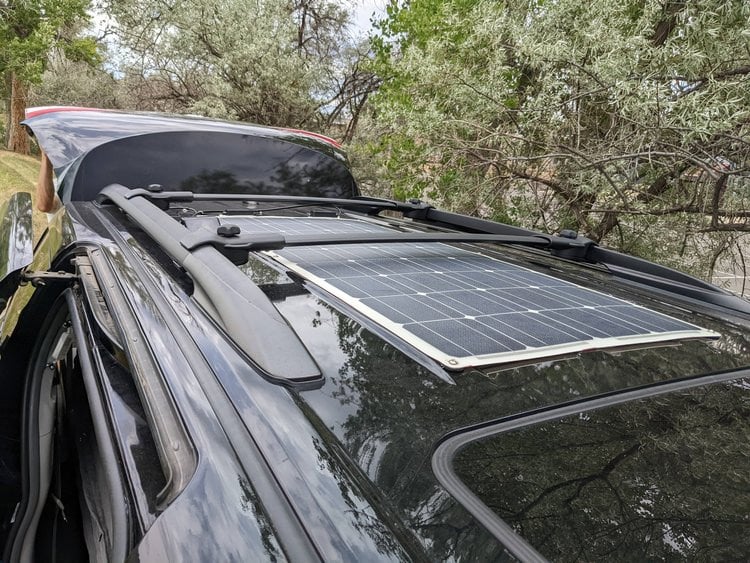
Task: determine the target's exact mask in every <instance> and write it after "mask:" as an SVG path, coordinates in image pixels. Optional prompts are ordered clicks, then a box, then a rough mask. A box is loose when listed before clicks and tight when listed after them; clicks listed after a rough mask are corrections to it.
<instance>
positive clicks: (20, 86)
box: [7, 73, 29, 154]
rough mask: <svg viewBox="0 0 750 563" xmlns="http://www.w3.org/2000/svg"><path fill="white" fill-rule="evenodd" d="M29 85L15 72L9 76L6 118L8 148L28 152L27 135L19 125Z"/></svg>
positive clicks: (24, 115)
mask: <svg viewBox="0 0 750 563" xmlns="http://www.w3.org/2000/svg"><path fill="white" fill-rule="evenodd" d="M28 98H29V87H28V85H27V84H26V83H24V82H23V81H22V80H20V79H19V78H18V77H17V76H16V74H15V73H11V76H10V112H9V113H10V116H9V117H10V119H9V120H8V136H7V139H8V150H11V151H13V152H17V153H20V154H29V136H28V134H27V133H26V131H25V130H24V128H23V127H22V126H21V121H23V119H24V117H26V113H25V110H26V103H27V101H28Z"/></svg>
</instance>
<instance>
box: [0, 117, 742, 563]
mask: <svg viewBox="0 0 750 563" xmlns="http://www.w3.org/2000/svg"><path fill="white" fill-rule="evenodd" d="M37 119H38V120H39V121H35V120H37ZM77 120H80V121H77ZM131 122H132V123H131ZM82 123H87V124H88V125H85V126H84V125H82ZM123 123H124V124H130V125H127V126H125V125H122V124H123ZM134 123H135V124H134ZM173 124H177V125H173ZM28 126H29V127H30V128H31V129H32V130H33V131H34V133H35V134H36V136H37V137H38V138H39V140H40V142H41V143H42V145H43V146H44V147H45V149H47V148H48V147H53V146H58V148H60V147H63V146H64V147H66V148H65V149H64V150H63V149H61V150H60V151H59V152H58V153H57V154H56V156H55V157H54V158H53V156H52V154H50V157H51V158H52V160H53V164H54V165H55V167H56V169H57V170H58V172H60V173H61V175H62V177H63V180H62V183H61V186H60V190H61V195H62V198H63V201H64V202H65V207H64V208H63V209H62V210H60V211H59V212H57V213H56V214H55V215H54V217H53V218H52V220H51V222H50V225H49V228H48V230H47V231H46V232H45V233H44V234H43V235H42V237H41V239H40V240H39V242H38V243H37V245H36V247H35V249H34V253H33V256H32V255H31V254H30V252H29V250H28V249H29V242H30V240H31V232H30V231H31V221H30V201H29V199H28V197H24V196H23V195H18V196H16V197H14V198H13V199H12V200H11V202H10V203H9V204H8V205H7V206H6V208H5V209H4V213H3V221H4V222H3V228H2V231H1V232H0V245H2V246H1V247H0V248H1V250H0V255H2V256H3V257H4V258H5V259H4V260H3V264H2V268H4V271H3V272H2V273H3V282H2V285H1V286H0V297H1V298H2V299H3V302H2V305H3V311H2V313H1V314H0V377H1V378H2V385H3V389H4V393H3V396H2V401H3V406H2V413H3V417H4V418H3V420H4V424H3V442H2V450H0V456H2V459H1V460H0V461H2V468H3V469H2V471H0V478H1V479H2V482H0V493H1V494H2V496H1V497H0V509H1V510H2V514H0V517H2V521H3V534H4V544H5V552H4V557H3V560H4V561H5V560H7V561H44V560H53V559H54V560H57V561H61V560H71V561H77V560H81V559H85V558H89V559H90V560H92V561H132V562H135V561H143V562H145V561H217V560H222V561H225V560H226V561H260V560H286V559H289V560H295V561H297V560H302V561H305V560H316V561H320V560H323V561H329V560H334V561H335V560H343V561H375V560H378V561H380V560H399V561H401V560H422V561H424V560H429V561H435V560H440V561H442V560H456V561H502V560H516V559H518V560H540V559H543V558H549V559H551V560H570V561H574V560H575V561H579V560H602V559H604V560H658V559H668V560H673V559H699V560H704V559H710V560H742V559H746V558H747V556H748V555H750V516H749V515H750V510H749V509H750V440H749V439H748V438H750V391H749V390H750V381H749V380H748V376H750V371H748V369H747V368H748V366H749V365H750V340H749V338H748V337H749V336H750V329H749V326H750V325H749V324H748V319H750V305H749V304H748V303H746V302H745V301H742V300H740V299H739V298H737V297H735V296H733V295H731V294H729V293H727V292H725V291H723V290H720V289H718V288H715V287H713V286H711V285H709V284H706V283H704V282H700V281H698V280H695V279H693V278H690V277H689V276H686V275H684V274H680V273H678V272H675V271H673V270H669V269H667V268H663V267H661V266H658V265H655V264H651V263H648V262H645V261H642V260H639V259H636V258H631V257H628V256H624V255H622V254H618V253H616V252H613V251H610V250H607V249H603V248H600V247H598V246H596V245H594V244H593V243H591V242H590V241H587V240H586V239H584V238H583V237H576V236H575V235H574V234H570V233H564V234H565V235H566V236H551V235H544V234H541V233H534V232H531V231H525V230H522V229H519V228H516V227H511V226H507V225H501V224H497V223H490V222H487V221H482V220H478V219H474V218H470V217H464V216H460V215H455V214H451V213H446V212H442V211H438V210H435V209H433V208H431V207H430V206H429V205H426V204H424V203H422V202H410V203H398V202H390V201H385V200H376V199H371V198H363V197H361V196H360V195H359V191H358V189H357V187H356V184H355V183H354V180H353V179H352V178H351V174H350V173H349V171H348V167H347V164H346V160H345V157H344V156H343V154H342V153H341V152H340V150H339V149H338V148H337V147H336V146H334V145H332V144H331V143H330V142H328V141H326V140H325V139H316V138H314V137H310V136H308V135H306V134H304V133H300V132H288V131H283V130H273V129H265V128H259V127H247V126H244V125H239V124H223V123H220V122H209V121H202V120H193V119H181V118H170V117H165V116H150V115H145V116H144V115H136V116H135V117H133V116H130V115H128V114H117V113H114V112H95V111H83V110H79V111H49V112H42V113H40V114H38V116H37V117H32V118H30V119H29V120H28ZM128 127H130V129H128ZM92 131H93V132H96V131H99V132H100V133H101V135H102V137H106V139H105V140H103V141H102V140H100V141H97V142H93V141H92V142H91V143H90V144H88V143H89V141H86V142H80V139H84V138H85V139H90V138H91V137H92V135H93V133H91V132H92ZM108 131H109V133H110V134H109V135H107V132H108ZM113 131H119V132H117V133H112V132H113ZM215 135H218V136H219V137H221V138H219V137H216V136H215ZM226 135H232V137H226ZM45 139H46V140H45ZM224 141H226V144H223V143H224ZM233 141H234V142H233ZM55 142H59V144H58V145H55ZM45 143H46V144H45ZM76 143H78V145H76ZM118 144H119V146H122V147H123V151H122V152H118V151H117V147H118ZM288 145H291V146H288ZM74 146H77V148H75V147H74ZM211 146H213V147H224V148H223V149H221V150H220V151H218V154H216V155H215V158H213V159H211V158H209V157H210V156H211V155H210V154H208V155H207V154H206V151H208V150H209V149H210V147H211ZM237 146H239V147H241V149H237ZM102 147H104V148H102ZM138 147H140V149H139V148H138ZM169 147H172V149H176V150H172V151H170V150H168V149H169ZM189 147H193V149H194V151H195V152H193V153H191V154H192V155H193V156H191V157H189V158H187V160H184V161H183V160H181V156H180V155H182V157H184V155H185V154H186V151H187V152H190V149H189ZM235 150H237V154H238V155H239V154H243V155H244V157H243V158H239V162H233V163H231V164H230V163H229V162H228V161H229V160H231V159H229V158H227V159H225V160H227V163H225V164H222V166H221V167H219V168H217V169H216V170H209V169H208V168H207V166H208V164H209V163H212V162H221V161H222V156H225V155H228V154H230V153H231V152H232V151H235ZM256 150H257V151H260V152H254V151H256ZM264 150H265V151H267V152H268V154H266V153H264V152H262V151H264ZM154 151H161V152H159V155H158V158H156V157H154ZM51 152H54V151H51ZM258 154H262V155H264V156H263V157H262V161H263V162H265V163H266V164H267V166H265V167H261V166H257V161H256V162H255V163H252V164H248V163H247V162H245V161H244V159H249V160H252V159H253V158H256V159H258V158H260V157H258ZM152 157H153V158H152ZM88 158H91V160H90V161H89V162H87V159H88ZM295 159H296V160H295ZM115 161H116V162H115ZM160 161H164V162H166V163H167V165H165V167H164V168H160V166H159V162H160ZM196 162H197V163H198V164H195V163H196ZM181 163H182V164H181ZM191 166H192V167H191ZM102 170H105V172H106V173H104V172H102ZM241 170H245V173H241V172H240V171H241ZM260 170H263V171H265V172H264V174H265V176H264V178H265V179H262V178H260V177H259V173H258V171H260ZM212 171H213V172H217V171H218V173H217V174H213V176H211V174H210V173H211V172H212ZM80 174H83V175H84V176H83V177H82V176H81V175H80ZM243 174H244V176H243ZM197 176H201V178H202V179H201V182H203V183H200V182H197V181H196V180H195V178H196V177H197ZM209 176H211V179H210V181H208V180H206V178H208V177H209ZM229 176H231V178H229ZM251 176H252V178H251ZM238 178H239V180H238ZM66 182H67V183H66ZM78 182H80V184H78ZM110 184H113V185H110ZM79 185H80V186H82V187H81V189H80V191H78V189H77V187H76V186H79ZM105 186H107V187H105ZM197 186H199V187H197ZM66 190H67V191H66ZM77 194H81V195H80V196H79V195H77ZM384 212H387V213H384ZM435 245H438V246H435ZM436 249H437V252H436V254H434V255H433V254H431V253H432V252H433V251H435V250H436ZM399 253H406V254H399ZM316 261H317V262H316ZM462 261H466V262H467V263H468V262H471V261H474V262H472V263H473V264H479V265H481V268H480V267H472V268H473V269H472V268H468V269H466V270H464V269H462V268H457V267H455V265H456V263H458V262H462ZM417 263H418V264H419V266H418V269H419V272H417V273H416V274H415V273H413V272H412V273H408V272H407V273H406V274H405V273H404V272H406V271H407V269H408V268H407V269H403V270H401V269H399V268H401V266H404V267H406V266H407V265H408V266H409V267H410V268H417V266H415V264H417ZM321 264H322V266H321ZM425 264H426V265H427V266H423V265H425ZM438 264H440V266H438ZM488 264H489V265H490V266H492V264H501V266H498V268H506V269H507V270H504V271H507V272H511V273H509V274H507V276H508V278H509V279H511V278H512V279H513V280H515V281H514V285H513V287H512V288H511V289H509V290H507V291H508V292H510V293H506V294H503V295H506V296H507V295H511V294H512V295H515V296H517V298H518V301H517V302H515V303H509V304H507V307H508V308H509V309H508V310H509V311H510V312H509V313H508V314H509V315H511V316H510V317H507V318H509V319H513V323H506V325H504V326H505V329H504V330H505V332H504V333H503V335H500V334H499V332H498V331H497V330H495V329H489V328H488V329H486V331H484V332H482V331H477V330H476V324H475V323H476V322H478V321H477V319H478V318H479V317H482V315H483V314H484V313H486V311H482V310H481V308H482V307H483V305H481V304H477V303H479V302H478V301H476V300H477V299H478V298H477V295H478V293H477V292H482V291H485V289H484V286H483V285H482V284H489V283H490V282H489V281H486V280H485V277H483V276H486V275H489V273H490V269H491V267H489V268H488V267H487V265H488ZM425 268H427V269H425ZM334 270H335V275H334V273H333V272H334ZM342 272H346V273H342ZM369 272H372V273H369ZM409 272H411V270H409ZM425 272H426V273H425ZM404 275H408V276H410V277H406V278H399V276H404ZM492 275H495V274H492ZM347 276H349V277H347ZM348 279H352V280H354V279H356V280H358V281H357V283H354V282H351V283H349V282H346V280H348ZM342 280H344V281H342ZM380 280H382V283H386V281H388V284H390V285H388V288H384V286H382V285H376V284H377V283H381V282H380ZM399 280H400V283H401V285H403V286H404V287H403V288H402V289H399V291H400V292H401V293H398V294H395V295H394V294H393V288H394V287H396V286H397V285H398V283H397V282H399ZM405 280H408V282H409V283H406V281H405ZM519 280H521V281H519ZM523 280H546V281H544V283H549V284H550V285H549V286H539V285H535V284H536V282H531V281H529V282H528V287H521V286H520V285H519V284H523V283H526V282H524V281H523ZM370 282H372V284H373V285H372V287H374V288H376V289H377V288H380V291H381V293H380V294H377V295H378V296H377V298H374V297H373V296H374V295H376V292H375V290H374V289H368V290H367V291H368V292H369V293H364V294H363V295H360V294H358V293H357V292H358V291H363V292H364V291H365V289H366V288H367V287H370V286H369V285H368V284H370ZM347 284H348V285H347ZM415 284H416V285H419V286H420V287H419V288H417V289H415V288H414V287H410V285H411V286H413V285H415ZM401 285H398V287H401ZM422 285H424V287H422ZM486 287H487V288H490V286H489V285H487V286H486ZM342 288H343V289H342ZM432 290H434V292H433V293H431V291H432ZM486 291H489V292H494V291H495V290H494V289H486ZM495 294H497V295H500V293H498V292H495ZM495 294H493V295H495ZM427 299H430V300H432V301H429V303H431V304H432V305H430V306H426V305H424V304H425V303H426V302H427V301H426V300H427ZM499 299H500V298H497V299H495V301H493V303H495V304H497V303H498V302H499V301H498V300H499ZM580 299H593V301H592V303H591V304H590V305H579V306H577V307H578V308H579V309H581V308H586V309H587V311H588V310H590V311H591V313H590V316H594V317H595V316H596V315H610V311H616V312H617V313H616V314H615V313H611V315H612V316H611V318H610V320H608V321H606V322H601V319H599V320H591V321H590V329H591V331H594V332H596V331H600V332H601V333H602V335H601V337H596V338H593V339H590V340H580V339H575V338H572V337H570V335H569V334H561V333H564V332H565V331H564V330H561V329H560V328H559V326H558V325H560V324H561V322H558V321H555V320H554V319H558V318H561V317H559V315H558V313H557V312H556V311H557V309H556V307H555V305H554V303H553V304H552V305H546V304H545V302H546V301H553V302H558V301H559V302H565V303H568V302H569V301H570V302H571V303H572V302H577V301H576V300H580ZM472 300H473V301H472ZM459 302H460V303H459ZM527 302H529V303H532V302H533V303H534V305H533V306H532V305H529V306H528V309H529V310H528V311H527V310H526V307H527V305H526V304H524V305H523V308H522V310H521V309H518V310H517V309H513V307H514V305H518V303H527ZM415 303H418V305H415ZM449 305H450V306H449ZM461 307H468V308H469V309H472V308H473V309H472V310H474V309H475V310H476V311H477V312H476V313H473V314H467V315H465V318H463V317H462V318H461V319H460V320H458V321H456V320H455V319H452V320H450V322H449V320H446V319H447V318H448V317H447V315H448V314H447V313H446V310H447V309H451V311H453V310H459V309H461ZM545 307H546V309H545ZM597 307H598V308H597ZM537 308H538V309H539V311H536V310H535V309H537ZM569 308H571V307H569ZM572 308H575V307H572ZM631 308H632V309H631ZM374 310H375V312H374V313H373V312H372V311H374ZM566 310H567V309H566ZM519 311H520V312H519ZM545 311H546V313H545ZM633 311H635V313H634V312H633ZM538 313H543V314H546V315H547V317H545V318H546V319H547V321H545V323H542V324H539V323H538V322H536V321H533V319H535V318H536V317H535V316H534V315H535V314H538ZM584 313H586V315H589V313H587V312H586V311H584ZM502 314H506V313H505V312H503V313H502ZM566 314H567V313H566ZM635 314H638V315H643V317H642V319H647V320H642V321H641V322H642V323H643V324H648V325H649V326H651V324H654V325H656V324H658V323H663V324H664V326H663V327H662V328H658V329H657V328H654V329H653V330H651V331H650V332H649V331H645V332H648V334H641V333H640V332H638V331H637V330H636V329H633V326H636V325H637V324H638V323H637V322H636V321H635V320H633V318H634V317H633V315H635ZM399 315H402V316H404V317H405V319H404V320H401V319H400V317H399ZM475 317H476V318H475ZM576 318H579V319H580V318H589V317H588V316H586V317H576ZM530 319H531V320H530ZM623 319H625V320H623ZM527 321H528V323H529V324H528V326H529V327H537V328H538V327H542V326H544V327H546V328H547V329H548V330H546V329H545V330H539V331H538V332H534V331H533V330H532V329H531V328H525V327H526V326H527V325H522V323H525V322H527ZM484 322H489V320H487V321H484ZM493 322H494V321H493ZM498 322H499V321H498ZM576 322H583V321H580V320H578V321H576ZM586 322H589V321H586ZM431 323H432V324H431ZM437 323H443V324H437ZM451 323H453V324H452V325H451ZM496 324H497V323H496ZM443 325H445V327H446V331H448V332H445V333H440V334H442V336H435V334H438V332H439V331H438V328H439V327H440V326H443ZM511 325H512V326H511ZM615 325H618V326H620V328H621V329H622V335H624V336H622V335H620V334H619V333H617V334H615V333H616V332H617V331H614V332H612V333H611V334H610V332H608V330H609V329H608V326H615ZM457 326H458V327H460V330H456V331H455V333H451V332H450V331H451V330H454V329H455V328H456V327H457ZM482 326H487V325H482ZM493 326H496V325H493ZM566 326H567V325H566ZM586 326H589V325H586ZM425 327H432V328H429V330H427V328H425ZM433 329H434V330H433ZM553 329H554V330H553ZM583 330H584V328H583V325H578V326H577V327H576V326H574V325H573V324H571V328H570V332H571V333H573V332H576V331H578V332H580V331H583ZM587 330H588V329H587ZM426 332H429V335H427V336H425V335H424V334H425V333H426ZM446 334H447V335H450V334H454V336H455V337H454V338H449V337H447V336H445V335H446ZM415 335H416V336H415ZM467 335H468V336H467ZM488 335H494V336H492V338H489V336H488ZM509 335H510V336H509ZM511 336H512V338H511ZM503 339H505V340H503ZM508 339H510V340H508ZM524 339H527V340H524ZM484 340H487V342H486V343H485V342H484ZM531 340H533V341H534V342H537V341H539V342H540V344H539V345H537V344H534V345H526V346H516V347H513V346H512V345H509V344H507V343H508V342H509V341H512V342H518V341H524V342H529V341H531ZM428 341H429V342H428ZM425 342H428V344H429V343H432V346H430V345H424V343H425ZM477 343H478V344H477ZM503 343H504V344H503ZM474 344H477V348H476V349H475V348H472V346H473V345H474ZM498 346H500V347H501V350H500V349H497V348H496V347H498ZM502 346H505V348H503V347H502ZM458 348H462V349H463V348H465V349H468V350H470V351H471V350H475V352H476V353H474V355H472V354H469V353H467V354H465V355H461V353H460V352H459V351H458ZM441 352H445V354H448V356H446V355H443V356H441V355H440V353H441Z"/></svg>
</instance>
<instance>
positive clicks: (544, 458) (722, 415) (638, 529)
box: [454, 381, 750, 561]
mask: <svg viewBox="0 0 750 563" xmlns="http://www.w3.org/2000/svg"><path fill="white" fill-rule="evenodd" d="M749 389H750V387H748V383H747V382H746V381H743V382H742V383H734V384H721V385H719V384H716V385H712V386H709V387H702V388H698V389H693V390H690V391H686V392H682V393H679V394H677V393H675V394H674V395H669V396H664V397H657V398H652V399H646V400H641V401H638V402H634V403H628V404H625V405H622V406H618V407H611V408H608V409H604V410H599V411H593V412H584V413H581V414H579V415H576V416H571V417H568V418H565V419H562V420H559V421H557V422H552V423H543V424H540V425H536V426H534V427H531V428H528V429H523V430H518V431H511V432H507V433H503V434H500V435H496V436H494V437H492V438H488V439H486V440H483V441H481V442H475V443H473V444H470V445H468V446H467V447H466V448H465V449H464V450H462V451H461V452H460V453H459V454H458V455H457V456H456V458H455V459H454V467H455V469H456V471H457V473H458V474H459V476H460V477H461V478H462V479H463V480H464V482H465V483H466V484H467V485H468V486H469V487H470V488H471V489H472V490H473V491H474V492H475V493H476V494H477V495H478V496H479V497H480V498H481V499H482V500H483V502H485V504H487V505H488V506H489V507H490V508H492V509H493V510H494V511H495V513H496V514H498V515H499V516H500V517H502V518H503V519H504V520H505V521H506V522H507V523H508V524H510V525H511V526H512V527H513V528H514V529H515V530H516V531H517V532H518V533H519V534H520V535H521V536H523V537H524V538H526V539H527V540H528V541H529V542H530V543H531V545H533V546H535V547H536V548H537V549H538V550H539V551H541V552H542V553H543V554H544V555H545V556H547V557H550V558H551V559H553V560H563V559H565V560H600V559H603V558H612V557H614V558H616V559H623V558H626V559H631V560H641V561H645V560H665V559H674V558H680V559H682V558H687V559H693V560H695V559H699V560H717V559H720V560H741V559H743V558H744V556H746V555H747V553H750V518H748V506H749V505H750V471H749V470H750V442H749V441H748V439H747V438H748V436H750V402H748V390H749Z"/></svg>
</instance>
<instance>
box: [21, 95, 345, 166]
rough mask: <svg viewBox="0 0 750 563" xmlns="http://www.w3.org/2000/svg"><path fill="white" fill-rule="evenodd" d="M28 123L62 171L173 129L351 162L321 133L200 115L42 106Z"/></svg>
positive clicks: (32, 110)
mask: <svg viewBox="0 0 750 563" xmlns="http://www.w3.org/2000/svg"><path fill="white" fill-rule="evenodd" d="M22 123H23V124H24V125H26V126H27V127H28V128H29V129H31V130H32V131H33V133H34V135H35V136H36V138H37V141H38V142H39V144H40V146H41V147H42V149H43V150H44V151H45V152H46V153H47V156H48V157H49V159H50V162H52V165H53V166H54V168H55V170H57V171H58V172H59V171H61V170H62V169H64V168H65V167H66V166H67V165H68V164H70V163H71V162H72V161H74V160H75V159H76V158H78V157H79V156H81V155H82V154H84V153H86V152H88V151H89V150H91V149H92V148H94V147H98V146H100V145H102V144H105V143H107V142H109V141H113V140H116V139H122V138H125V137H130V136H132V135H142V134H144V133H164V132H170V131H223V132H227V133H238V134H243V135H250V136H256V137H267V138H274V139H279V140H284V141H288V142H292V143H297V144H300V145H303V146H306V147H308V148H311V149H314V150H317V151H319V152H322V153H324V154H326V155H327V156H330V157H333V158H335V159H336V160H339V161H341V162H346V156H345V154H344V152H343V151H342V150H341V148H340V145H339V144H338V143H337V142H336V141H335V140H333V139H330V138H328V137H326V136H324V135H320V134H318V133H312V132H308V131H302V130H299V129H282V128H274V127H264V126H261V125H252V124H247V123H241V122H236V121H220V120H215V119H207V118H204V117H199V116H185V115H171V114H164V113H150V112H125V111H117V110H102V109H96V108H78V107H40V108H30V109H28V110H26V119H25V120H24V121H23V122H22Z"/></svg>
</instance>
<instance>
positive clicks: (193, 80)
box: [110, 0, 348, 126]
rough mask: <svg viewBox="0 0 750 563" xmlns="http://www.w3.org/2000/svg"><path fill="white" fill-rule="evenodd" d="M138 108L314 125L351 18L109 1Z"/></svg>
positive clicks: (300, 4) (292, 8)
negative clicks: (162, 107) (157, 107)
mask: <svg viewBox="0 0 750 563" xmlns="http://www.w3.org/2000/svg"><path fill="white" fill-rule="evenodd" d="M110 12H111V14H112V15H113V16H114V17H115V19H116V21H117V23H118V40H119V46H120V53H121V56H122V55H124V59H125V60H124V64H123V65H122V68H121V70H122V71H123V73H124V74H125V76H126V80H130V81H132V82H133V83H134V84H138V85H137V88H138V89H140V90H141V91H143V92H144V93H146V92H148V94H147V95H145V96H143V97H142V98H141V99H140V100H137V101H138V102H139V104H138V105H139V106H140V105H143V106H145V107H146V108H147V109H153V105H154V104H155V103H156V104H158V103H163V104H165V105H166V109H171V110H175V111H185V112H193V113H203V114H207V115H211V116H214V117H228V118H234V119H241V120H246V121H253V122H257V123H263V124H269V125H296V126H303V125H305V126H310V125H312V124H314V122H315V120H316V119H317V118H318V115H319V112H318V110H319V108H320V107H321V105H324V104H325V103H326V102H327V99H326V97H327V96H330V95H331V92H332V84H331V78H332V77H333V76H334V75H335V74H336V68H335V65H336V63H337V61H338V58H337V57H338V55H339V54H340V53H341V50H342V49H343V48H344V46H345V45H344V44H345V41H341V37H342V36H343V35H344V32H345V26H346V24H347V21H348V13H347V12H346V10H344V9H343V8H342V7H341V6H340V5H339V4H338V3H336V2H333V1H328V0H295V1H288V2H257V1H255V0H229V1H224V0H221V1H219V0H183V1H180V2H165V1H162V0H112V1H111V2H110Z"/></svg>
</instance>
